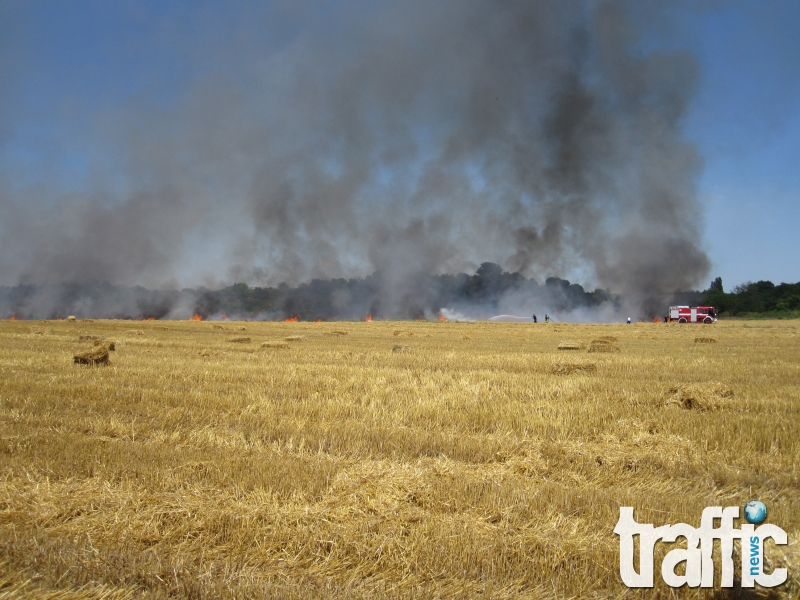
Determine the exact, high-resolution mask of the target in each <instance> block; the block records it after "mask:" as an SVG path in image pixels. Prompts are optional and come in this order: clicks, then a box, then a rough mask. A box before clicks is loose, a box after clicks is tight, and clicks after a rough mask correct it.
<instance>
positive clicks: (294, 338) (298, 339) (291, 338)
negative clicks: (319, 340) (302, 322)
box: [283, 335, 308, 342]
mask: <svg viewBox="0 0 800 600" xmlns="http://www.w3.org/2000/svg"><path fill="white" fill-rule="evenodd" d="M283 339H284V340H286V341H287V342H307V341H308V338H307V337H306V336H304V335H290V336H289V337H285V338H283Z"/></svg>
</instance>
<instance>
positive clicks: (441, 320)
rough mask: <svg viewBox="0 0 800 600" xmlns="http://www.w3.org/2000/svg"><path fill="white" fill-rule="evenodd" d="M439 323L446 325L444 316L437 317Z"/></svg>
mask: <svg viewBox="0 0 800 600" xmlns="http://www.w3.org/2000/svg"><path fill="white" fill-rule="evenodd" d="M439 322H440V323H447V319H445V318H444V315H439Z"/></svg>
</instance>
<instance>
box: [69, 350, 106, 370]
mask: <svg viewBox="0 0 800 600" xmlns="http://www.w3.org/2000/svg"><path fill="white" fill-rule="evenodd" d="M73 360H74V362H75V363H76V364H79V365H107V364H109V362H110V361H109V359H108V348H106V347H105V346H95V347H94V348H91V349H89V350H86V351H85V352H78V353H77V354H75V356H74V357H73Z"/></svg>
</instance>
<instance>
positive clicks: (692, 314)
mask: <svg viewBox="0 0 800 600" xmlns="http://www.w3.org/2000/svg"><path fill="white" fill-rule="evenodd" d="M667 321H668V322H670V323H672V322H677V323H706V324H711V323H716V322H717V309H716V308H714V307H713V306H670V307H669V315H667Z"/></svg>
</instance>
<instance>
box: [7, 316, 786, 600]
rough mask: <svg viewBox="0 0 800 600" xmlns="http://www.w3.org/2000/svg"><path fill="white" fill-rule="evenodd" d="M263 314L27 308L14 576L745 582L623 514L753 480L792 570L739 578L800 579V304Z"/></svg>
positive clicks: (117, 583) (288, 582)
mask: <svg viewBox="0 0 800 600" xmlns="http://www.w3.org/2000/svg"><path fill="white" fill-rule="evenodd" d="M165 325H169V327H165ZM246 326H247V335H248V338H250V339H249V340H248V342H247V343H244V342H243V343H231V341H236V340H232V339H231V338H228V337H226V336H225V335H220V332H219V330H218V329H214V325H212V324H211V323H206V322H186V323H177V322H174V323H173V322H170V323H165V324H162V325H160V326H156V325H154V324H151V323H146V322H143V323H137V324H136V329H130V327H131V324H130V323H125V322H115V321H101V320H97V321H94V322H91V323H87V322H82V321H80V320H78V321H77V322H68V321H62V322H47V323H25V322H22V321H16V322H9V321H3V322H0V469H2V483H0V494H2V497H0V596H3V597H12V596H18V597H21V596H25V597H37V596H38V597H42V598H44V597H47V598H50V597H53V598H55V597H58V598H128V597H130V598H134V597H136V598H140V597H141V598H169V597H191V598H261V597H279V598H323V597H326V598H330V597H333V598H395V597H396V598H426V597H427V598H430V597H440V598H452V597H458V598H476V597H479V598H607V597H615V598H627V597H630V598H643V597H647V598H650V597H689V598H694V597H697V598H711V597H714V598H728V597H734V593H736V594H738V593H740V592H742V591H743V590H740V589H739V588H738V587H737V588H734V589H732V590H728V591H726V590H721V591H716V592H713V591H711V590H698V589H692V590H689V589H687V588H685V587H684V588H682V589H677V590H672V589H670V588H667V587H666V586H665V584H664V583H663V581H662V580H661V577H660V569H659V565H660V564H661V563H660V559H659V556H663V554H664V552H665V550H664V547H665V546H666V545H664V544H659V545H658V546H657V548H656V562H655V564H656V569H655V570H656V577H655V581H656V584H655V588H654V589H653V590H627V589H626V588H625V587H624V585H623V584H622V581H621V579H620V575H619V547H620V544H619V538H618V537H617V536H616V535H614V533H613V529H614V526H615V524H616V522H617V519H618V518H619V514H620V506H633V507H635V511H636V513H635V514H636V519H637V520H638V521H639V522H640V523H642V522H643V523H653V524H655V525H656V526H658V525H662V524H668V523H677V522H685V523H689V524H691V525H692V526H695V527H697V526H698V525H699V520H700V515H701V512H702V510H703V508H704V507H706V506H733V505H738V506H742V505H743V504H745V503H746V502H747V501H749V500H753V499H758V500H761V501H763V502H764V503H765V504H766V505H767V507H768V510H769V518H768V522H770V523H774V524H776V525H778V526H780V527H782V528H783V529H784V530H786V531H787V533H788V535H789V542H790V543H789V545H788V546H780V547H779V546H774V545H772V546H768V549H767V557H768V558H769V559H770V560H771V565H772V566H773V567H774V566H785V567H787V568H788V569H789V582H788V583H787V584H784V585H783V586H781V587H779V588H775V589H773V590H764V589H761V588H756V589H755V590H754V591H749V590H744V591H745V592H747V594H749V595H748V596H736V597H762V596H764V597H785V598H790V597H797V596H798V594H800V583H799V582H798V577H799V576H800V550H799V548H800V546H798V535H799V534H800V471H798V461H800V458H799V457H800V337H798V334H800V323H798V322H796V321H783V322H768V321H759V322H735V323H732V322H723V323H718V324H716V325H713V326H703V325H678V324H670V325H666V324H663V323H661V324H656V323H641V324H634V325H630V326H626V325H567V324H559V323H550V324H541V323H540V324H537V325H533V324H522V323H427V322H403V323H392V322H377V321H376V322H372V323H303V322H300V323H248V324H247V325H246ZM336 332H338V333H336ZM398 332H401V333H398ZM712 332H713V333H712ZM709 334H711V335H713V338H714V339H715V340H716V343H713V344H702V343H695V338H696V337H697V336H698V335H709ZM80 335H84V336H86V335H90V336H98V339H99V338H100V337H101V336H105V339H113V340H114V341H115V344H116V351H115V352H114V356H113V358H112V359H111V361H110V364H103V365H92V364H76V363H75V362H74V360H73V358H74V356H75V355H76V354H77V353H79V352H83V351H86V350H87V342H85V341H84V342H81V341H79V336H80ZM298 336H302V338H304V340H303V342H302V343H290V342H284V341H283V340H289V339H291V340H292V341H294V340H297V339H299V337H298ZM398 336H404V337H411V338H413V340H409V341H411V342H412V343H411V344H409V345H408V347H409V348H410V350H409V351H397V350H396V347H397V346H398ZM601 338H605V341H606V342H611V341H613V346H614V347H616V348H618V349H619V351H614V352H597V353H592V354H590V353H589V348H590V347H595V348H597V347H600V346H603V345H604V344H603V343H597V342H596V343H594V344H593V345H592V341H593V340H595V341H597V340H601ZM275 340H281V343H280V345H281V349H280V350H279V351H272V350H265V348H267V349H268V348H270V344H272V345H277V344H276V343H275ZM564 340H569V341H570V342H571V343H573V344H574V345H576V346H577V348H576V349H574V350H572V351H571V352H564V351H560V350H559V349H558V348H559V345H560V343H561V342H562V341H564ZM404 346H405V345H404ZM715 564H716V567H717V571H718V572H719V561H718V560H715ZM679 569H680V567H679ZM737 573H738V567H737ZM716 580H717V581H718V578H717V579H716ZM770 594H771V595H772V596H769V595H770ZM4 595H5V596H4Z"/></svg>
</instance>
